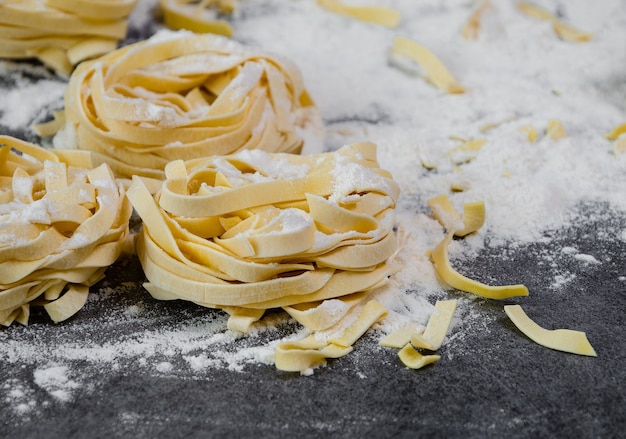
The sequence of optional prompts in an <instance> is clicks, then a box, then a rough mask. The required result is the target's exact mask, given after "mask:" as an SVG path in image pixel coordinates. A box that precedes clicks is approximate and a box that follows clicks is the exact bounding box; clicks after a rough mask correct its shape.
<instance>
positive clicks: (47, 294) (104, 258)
mask: <svg viewBox="0 0 626 439" xmlns="http://www.w3.org/2000/svg"><path fill="white" fill-rule="evenodd" d="M0 145H2V146H0V177H1V179H0V324H2V325H5V326H9V325H10V324H11V323H12V322H14V321H18V322H20V323H23V324H27V323H28V317H29V313H30V306H31V305H33V306H43V308H44V309H45V310H46V312H47V313H48V315H49V316H50V318H51V319H52V320H53V321H55V322H59V321H62V320H65V319H67V318H69V317H71V316H72V315H74V314H75V313H76V312H78V311H79V310H80V308H82V306H83V305H84V303H85V301H86V300H87V295H88V291H89V286H91V285H93V284H94V283H96V282H97V281H98V280H100V279H101V278H102V277H103V275H104V271H105V270H106V268H107V267H108V266H109V265H111V264H113V262H115V261H116V260H117V258H118V257H119V255H120V253H121V252H122V250H123V249H124V248H125V245H126V240H127V238H128V236H129V229H128V221H129V218H130V215H131V213H132V207H131V205H130V203H129V202H128V200H126V197H125V193H124V189H123V188H122V187H121V186H119V185H118V184H117V183H116V181H115V179H114V177H113V174H112V173H111V171H110V169H109V168H108V167H107V166H106V165H101V166H99V167H96V168H94V169H91V166H90V160H89V157H87V156H85V153H84V152H82V151H64V152H60V153H59V154H57V153H56V152H54V151H50V150H46V149H44V148H41V147H39V146H37V145H33V144H30V143H27V142H24V141H21V140H18V139H15V138H12V137H8V136H0Z"/></svg>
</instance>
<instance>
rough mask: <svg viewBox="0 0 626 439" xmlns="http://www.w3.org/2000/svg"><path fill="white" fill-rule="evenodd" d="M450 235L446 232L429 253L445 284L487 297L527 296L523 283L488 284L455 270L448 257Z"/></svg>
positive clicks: (451, 234) (451, 235)
mask: <svg viewBox="0 0 626 439" xmlns="http://www.w3.org/2000/svg"><path fill="white" fill-rule="evenodd" d="M452 237H453V233H448V235H447V236H446V237H445V238H444V239H443V240H442V241H441V243H439V245H437V247H435V249H434V250H433V251H432V254H431V257H432V259H433V262H434V263H435V268H436V269H437V273H438V274H439V276H440V277H441V279H442V280H443V281H444V282H445V283H446V284H448V285H450V286H451V287H453V288H456V289H457V290H461V291H466V292H469V293H473V294H476V295H477V296H481V297H486V298H489V299H506V298H508V297H515V296H528V289H527V288H526V287H525V286H524V285H500V286H489V285H486V284H483V283H481V282H478V281H476V280H473V279H470V278H467V277H465V276H463V275H462V274H460V273H459V272H457V271H455V270H454V269H453V268H452V266H451V265H450V260H449V257H448V244H449V243H450V241H451V240H452Z"/></svg>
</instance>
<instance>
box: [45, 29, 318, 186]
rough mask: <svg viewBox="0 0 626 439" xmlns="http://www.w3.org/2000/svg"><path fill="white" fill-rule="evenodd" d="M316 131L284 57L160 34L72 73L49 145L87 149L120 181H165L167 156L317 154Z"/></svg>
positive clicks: (206, 38)
mask: <svg viewBox="0 0 626 439" xmlns="http://www.w3.org/2000/svg"><path fill="white" fill-rule="evenodd" d="M322 131H323V130H322V123H321V118H320V116H319V112H318V110H317V107H316V106H315V105H314V103H313V102H312V101H311V99H310V98H309V95H308V93H307V91H306V90H305V88H304V84H303V80H302V77H301V74H300V71H299V70H298V68H297V67H296V66H295V65H294V64H292V63H291V62H289V61H288V60H286V59H282V58H279V57H276V56H270V55H268V54H263V53H260V52H258V51H255V50H253V49H251V48H248V47H245V46H243V45H241V44H239V43H237V42H235V41H232V40H229V39H227V38H224V37H220V36H217V35H211V34H202V35H198V34H194V33H191V32H187V31H178V32H172V31H162V32H161V33H158V34H156V35H155V36H153V37H152V38H150V39H149V40H146V41H142V42H139V43H136V44H133V45H130V46H127V47H124V48H122V49H119V50H117V51H114V52H111V53H109V54H107V55H105V56H103V57H101V58H99V59H97V60H93V61H89V62H85V63H83V64H81V65H80V67H79V68H77V69H76V71H75V72H74V73H73V74H72V76H71V78H70V82H69V86H68V91H67V94H66V98H65V127H64V129H63V130H62V131H61V132H59V133H58V134H57V135H56V136H55V139H54V140H55V145H56V146H57V147H59V148H63V149H66V148H81V149H90V150H92V151H93V152H94V153H95V157H96V159H97V160H100V161H103V162H106V163H108V164H109V165H110V166H111V168H112V169H113V171H114V172H115V173H116V174H117V175H118V176H120V177H131V176H133V175H139V176H144V177H151V178H157V179H162V178H163V177H164V173H163V170H164V169H165V165H166V164H167V163H169V162H171V161H172V160H177V159H182V160H190V159H194V158H198V157H207V156H212V155H227V154H232V153H234V152H236V151H239V150H242V149H262V150H265V151H268V152H292V153H298V152H300V151H301V150H302V149H303V148H308V147H309V146H310V147H313V148H318V147H319V146H318V144H321V140H322V139H321V136H320V134H321V132H322ZM305 140H306V142H305Z"/></svg>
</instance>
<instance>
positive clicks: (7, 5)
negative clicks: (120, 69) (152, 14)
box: [0, 0, 136, 76]
mask: <svg viewBox="0 0 626 439" xmlns="http://www.w3.org/2000/svg"><path fill="white" fill-rule="evenodd" d="M135 3H136V0H111V1H103V0H80V1H72V0H23V1H3V2H0V57H3V58H17V59H20V58H38V59H39V60H40V61H42V62H43V63H44V64H46V65H47V66H49V67H50V68H52V69H53V70H55V71H56V72H57V73H59V74H60V75H63V76H69V75H70V74H71V72H72V70H73V69H74V67H75V66H76V65H77V64H78V63H80V62H81V61H84V60H86V59H90V58H95V57H97V56H100V55H103V54H105V53H108V52H110V51H112V50H115V49H116V47H117V43H118V41H120V40H122V39H123V38H125V37H126V31H127V27H128V22H127V18H128V16H129V15H130V13H131V12H132V10H133V8H134V7H135Z"/></svg>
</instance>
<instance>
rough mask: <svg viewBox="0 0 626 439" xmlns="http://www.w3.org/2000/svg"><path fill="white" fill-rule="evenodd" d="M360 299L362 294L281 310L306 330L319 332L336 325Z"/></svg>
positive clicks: (286, 307) (287, 307)
mask: <svg viewBox="0 0 626 439" xmlns="http://www.w3.org/2000/svg"><path fill="white" fill-rule="evenodd" d="M362 299H363V294H361V293H357V294H353V295H350V296H344V297H342V298H339V299H329V300H325V301H322V302H321V303H315V302H313V303H311V302H307V303H304V304H301V305H298V304H296V305H292V306H285V307H283V309H284V310H285V311H287V313H288V314H289V315H290V316H291V317H293V318H294V319H295V320H297V321H298V323H300V324H301V325H303V326H304V327H305V328H307V329H308V330H310V331H321V330H324V329H327V328H330V327H331V326H333V325H335V324H337V323H338V322H339V321H340V320H341V319H342V318H343V317H344V316H345V315H346V313H347V312H348V311H350V309H352V308H353V307H354V306H355V305H357V304H358V303H359V302H361V300H362Z"/></svg>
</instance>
